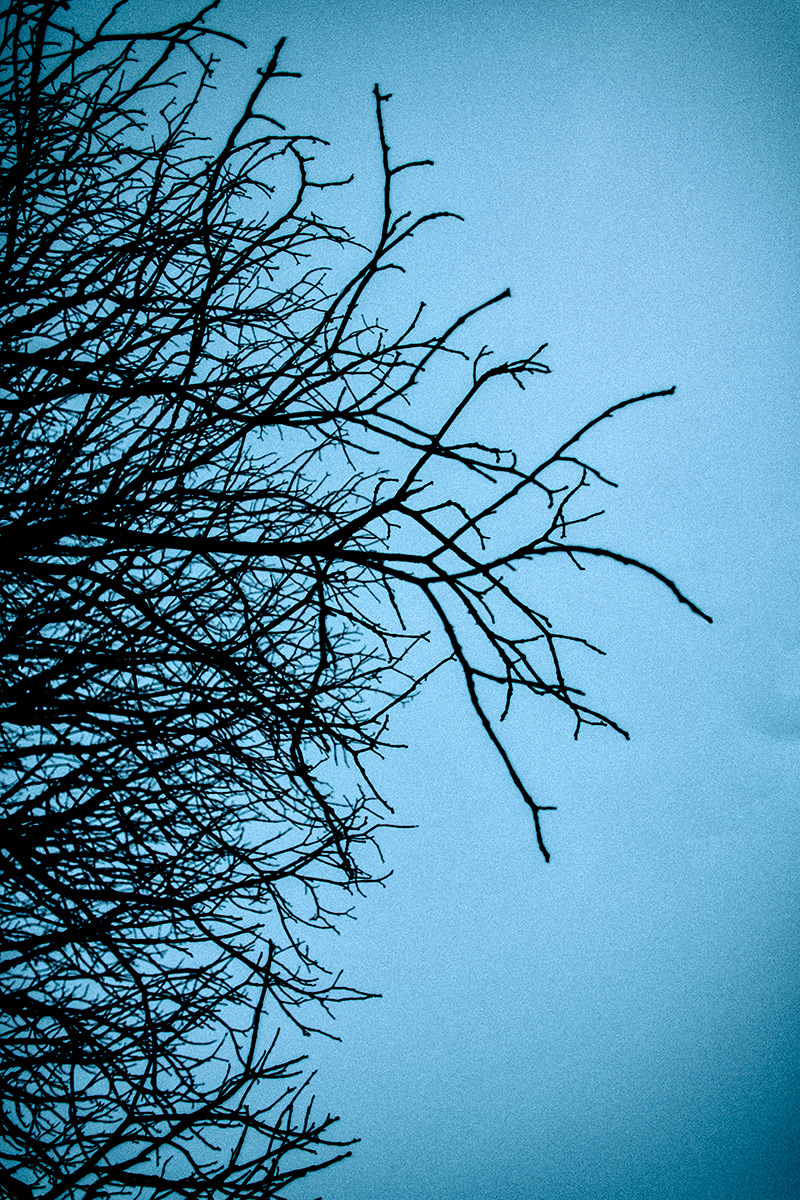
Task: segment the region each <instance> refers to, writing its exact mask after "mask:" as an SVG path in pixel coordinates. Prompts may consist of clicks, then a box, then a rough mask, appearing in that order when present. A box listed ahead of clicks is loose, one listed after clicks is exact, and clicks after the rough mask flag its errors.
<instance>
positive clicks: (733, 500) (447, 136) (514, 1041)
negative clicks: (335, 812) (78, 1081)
mask: <svg viewBox="0 0 800 1200" xmlns="http://www.w3.org/2000/svg"><path fill="white" fill-rule="evenodd" d="M188 7H190V6H189V5H188V4H184V5H183V6H181V5H180V4H179V3H176V4H175V5H174V8H175V10H176V11H180V12H183V11H185V10H186V9H187V8H188ZM162 11H163V8H162ZM220 24H221V25H223V26H224V27H227V28H229V29H231V30H232V31H234V32H236V33H238V34H240V35H241V36H243V37H245V38H246V39H247V41H248V43H249V47H250V49H249V51H248V52H247V53H242V52H237V51H235V50H232V51H231V53H230V55H229V56H226V66H225V68H224V70H223V69H222V68H220V72H219V75H218V81H219V84H220V87H219V91H218V98H219V110H218V113H219V118H220V120H223V119H224V118H225V116H226V115H227V114H228V112H231V113H232V112H233V107H234V105H235V100H236V98H237V97H238V96H240V95H241V94H242V93H243V91H244V89H245V87H246V86H247V85H248V84H249V81H250V80H251V79H252V71H253V69H254V67H255V66H256V65H257V64H259V63H263V62H264V61H265V60H266V59H267V58H268V56H269V53H270V51H271V48H272V46H273V44H274V43H275V41H276V40H277V38H278V37H279V36H284V35H285V36H286V38H287V45H286V49H285V51H284V60H283V61H284V66H285V67H286V68H287V69H297V70H300V71H302V73H303V79H302V80H300V81H286V82H284V83H281V84H280V85H278V87H277V88H276V90H275V91H274V92H273V93H272V94H273V96H274V97H275V102H274V103H273V106H272V110H271V111H273V113H274V114H275V115H277V116H279V117H280V118H281V119H283V120H285V121H286V122H287V123H288V124H289V125H290V126H291V127H292V128H293V129H297V128H300V127H306V128H307V129H308V131H310V132H314V133H318V134H319V135H321V136H323V137H326V138H328V139H329V140H330V141H331V143H332V147H333V148H332V150H331V151H329V152H328V154H327V156H326V157H325V158H323V159H321V163H323V164H324V169H329V173H330V174H332V175H335V174H348V173H349V172H350V171H354V172H355V174H356V181H355V184H354V185H353V188H352V189H350V193H349V195H348V196H346V197H338V196H337V197H331V199H330V204H331V206H332V207H331V208H329V209H326V210H325V211H329V212H331V213H333V215H335V214H336V213H337V212H341V214H342V215H343V218H346V219H347V220H348V222H349V223H350V225H351V226H352V227H353V229H354V232H356V233H360V234H362V235H364V236H367V235H368V233H369V231H370V230H371V229H372V230H374V229H376V228H377V225H378V221H379V218H380V211H379V205H380V197H379V195H378V194H377V192H376V190H375V187H376V184H377V181H378V167H379V159H378V151H377V144H376V139H375V132H374V115H373V105H372V97H371V95H370V92H371V88H372V85H373V83H374V82H375V81H376V80H377V81H379V82H380V84H381V87H382V88H383V89H384V90H386V91H390V92H392V93H393V99H392V101H391V104H390V106H389V108H388V112H387V120H388V124H389V140H390V142H391V144H392V146H393V149H394V151H395V154H396V155H397V156H398V157H404V158H421V157H431V158H433V159H435V162H436V166H435V168H434V169H433V170H428V171H427V172H424V173H418V174H416V175H415V176H413V177H411V176H410V175H406V176H403V177H401V178H402V179H403V187H404V192H403V193H402V194H403V195H405V196H407V197H408V200H409V203H410V204H411V203H413V204H414V205H415V206H417V207H418V208H420V209H422V208H425V207H436V208H449V209H453V210H455V211H457V212H459V213H461V214H462V215H463V216H464V218H465V224H463V225H462V224H456V223H455V222H452V223H450V224H448V225H446V226H445V225H441V226H437V227H435V228H433V229H429V230H428V231H427V233H426V236H425V237H424V238H423V237H420V238H419V239H418V240H417V241H416V242H415V244H414V247H413V251H412V253H411V254H410V255H409V256H408V257H407V258H406V259H405V261H406V263H407V265H408V267H409V277H408V278H407V280H406V281H405V282H404V283H403V285H402V286H401V287H400V290H399V291H398V292H397V296H398V297H399V298H400V299H398V300H397V304H398V305H399V304H400V303H401V300H402V299H403V298H404V297H413V298H417V297H425V298H426V299H428V301H429V302H430V308H431V313H432V314H433V317H434V318H435V319H441V320H446V319H447V318H448V317H450V316H453V315H456V314H457V313H458V312H460V311H462V310H463V309H465V308H468V307H470V306H472V305H473V304H474V303H477V302H479V301H480V300H482V299H484V298H486V297H488V296H489V295H492V294H494V293H495V292H497V291H500V290H502V288H504V287H505V286H509V287H510V288H511V291H512V299H511V301H509V302H506V304H504V305H503V306H502V310H501V309H500V308H498V309H496V310H494V311H493V312H492V314H491V315H489V316H487V317H486V318H484V319H483V320H482V321H481V323H480V324H479V325H478V326H477V327H476V329H475V332H474V334H473V335H470V336H471V337H472V338H473V342H472V343H470V344H473V345H474V348H478V347H479V346H480V344H482V342H484V341H488V342H490V343H491V344H493V345H494V347H495V348H496V350H497V351H498V353H500V354H502V355H503V356H505V357H512V356H517V355H519V354H521V353H523V352H524V351H525V350H526V349H531V348H535V347H536V346H537V345H539V344H540V343H541V342H543V341H547V342H548V343H549V348H548V350H547V352H546V353H545V355H544V358H545V361H547V362H548V363H549V364H550V366H551V367H552V369H553V374H552V375H551V376H549V377H546V378H542V377H540V378H537V380H536V381H535V382H534V386H533V389H532V392H531V393H530V394H529V395H530V399H529V400H528V401H527V403H528V408H527V410H526V415H525V417H524V419H523V418H521V416H520V412H521V410H520V409H519V407H518V406H517V407H512V406H511V404H510V403H509V404H508V405H507V406H504V405H503V404H499V405H498V406H496V407H495V410H494V411H493V412H491V413H490V414H489V418H488V419H489V428H491V429H492V433H493V438H494V440H495V444H498V445H502V444H504V443H506V444H513V443H516V444H520V441H521V444H523V445H524V446H525V447H526V448H530V449H531V450H533V448H536V447H538V446H540V445H541V447H542V449H543V451H544V452H545V453H546V451H547V449H548V448H552V447H553V446H554V445H556V444H558V440H563V437H562V436H561V435H564V436H566V435H567V434H568V433H570V432H571V431H572V430H573V429H574V428H577V427H578V425H579V424H581V423H582V422H583V421H584V420H586V419H587V418H588V417H590V416H591V415H593V414H594V413H596V412H599V411H601V410H602V409H603V408H604V407H606V406H607V405H608V404H610V403H613V402H615V401H617V400H621V399H624V398H625V397H627V396H630V395H636V394H637V393H639V392H643V391H647V390H651V389H656V388H663V387H669V386H671V385H673V384H675V385H676V386H677V389H678V390H677V393H676V396H675V397H674V398H672V399H670V400H666V401H662V402H658V403H657V404H653V405H650V406H647V407H645V406H640V407H638V408H634V409H632V410H629V411H628V412H627V413H626V414H622V415H620V417H619V418H618V419H615V420H614V421H613V422H609V423H607V424H606V426H604V427H603V428H602V429H599V430H597V431H596V432H595V433H593V434H592V436H591V441H590V442H589V441H587V447H586V452H587V453H588V455H589V461H590V462H592V463H593V464H594V465H596V466H597V467H599V468H600V469H601V470H603V471H604V473H607V474H610V475H611V477H612V478H613V479H615V480H617V481H618V483H619V484H620V487H619V490H618V491H617V492H614V493H611V494H610V495H609V496H608V498H607V499H608V515H607V516H606V517H605V518H603V524H602V526H598V527H597V529H596V531H595V537H597V538H600V539H602V541H603V542H604V543H605V544H610V545H614V546H615V547H616V548H618V549H621V550H623V551H625V552H628V553H631V554H634V555H638V556H641V557H642V558H644V559H645V560H646V561H648V562H651V563H653V564H654V565H656V566H658V567H659V568H661V569H662V570H664V571H666V572H667V573H668V574H670V575H671V576H672V577H673V578H674V579H676V581H677V582H678V583H679V584H680V585H681V586H682V587H683V588H684V590H686V591H687V592H688V593H689V594H690V595H691V596H692V598H693V599H694V600H696V601H697V602H698V603H699V604H700V605H701V606H702V607H703V608H705V609H706V610H707V611H709V612H710V613H711V614H712V615H713V617H714V621H715V624H714V625H713V627H709V626H707V625H706V624H705V623H704V622H702V621H700V620H698V619H697V618H695V617H693V616H692V615H691V614H690V613H689V612H688V610H687V609H685V608H682V607H680V606H679V605H678V604H677V603H676V602H675V601H674V600H673V598H672V597H671V596H670V595H669V594H668V593H667V592H666V591H665V590H662V589H659V587H658V586H657V585H656V584H655V583H654V582H653V581H652V580H648V579H646V578H644V577H640V576H637V575H636V574H635V573H633V572H631V571H630V570H626V569H623V568H616V569H615V568H613V567H612V566H611V565H608V566H606V565H603V564H599V565H598V566H597V567H596V568H593V569H592V570H591V571H587V572H585V574H583V575H580V576H578V575H577V573H576V572H574V571H572V572H567V571H562V572H561V573H557V572H556V573H554V572H552V571H551V572H550V574H549V575H547V576H546V577H544V576H543V577H542V580H541V581H540V582H537V584H536V586H537V589H539V590H537V593H536V594H537V597H539V596H542V597H544V599H543V601H542V603H545V604H547V605H549V606H550V609H549V610H548V611H551V612H555V614H557V615H559V616H560V619H561V626H562V628H564V627H567V628H568V629H569V630H570V631H571V632H574V633H581V634H585V635H587V636H589V637H590V638H592V640H594V641H595V642H597V643H598V644H599V645H601V646H603V647H604V648H605V649H606V650H607V651H608V656H607V657H606V658H604V659H596V660H592V659H590V657H589V656H587V657H586V659H581V661H580V665H579V668H578V675H579V677H580V679H581V681H582V683H583V684H585V686H586V687H587V690H588V691H589V695H590V697H591V698H592V700H593V701H594V702H595V703H596V705H597V706H598V707H600V708H601V709H605V710H606V711H610V712H611V713H612V714H613V715H614V716H615V717H616V718H618V719H619V720H620V722H621V723H622V724H623V725H624V726H625V727H626V728H628V729H630V731H631V734H632V739H631V742H630V743H625V742H624V741H623V740H622V739H620V738H618V737H617V736H616V735H614V734H613V733H612V732H610V731H608V730H587V731H586V732H585V735H582V737H581V740H580V741H579V742H578V743H577V744H576V743H574V742H573V741H572V739H571V736H570V732H571V731H570V727H569V724H568V723H567V722H566V721H564V720H562V719H561V718H560V717H559V715H558V714H557V713H552V712H551V711H550V710H549V709H547V708H546V707H544V708H543V709H542V711H538V710H527V711H526V712H525V713H524V714H523V716H521V717H520V718H519V719H517V720H515V721H514V722H513V723H512V724H511V726H510V729H509V743H510V746H511V748H512V751H513V754H514V757H515V759H516V761H517V763H518V764H519V765H520V766H521V767H522V768H523V769H524V772H525V776H526V779H528V780H529V781H530V782H531V783H532V784H533V786H534V787H535V790H536V794H537V797H538V798H539V800H540V802H542V803H551V804H557V805H558V812H557V813H555V814H550V815H549V816H548V817H547V825H546V836H547V841H548V844H549V847H550V849H551V851H552V853H553V859H552V862H551V863H550V864H549V865H546V864H545V863H544V862H543V860H542V859H541V857H540V856H539V854H538V852H537V850H536V846H535V841H534V834H533V829H532V827H531V822H530V820H529V814H528V812H527V810H526V809H525V808H524V806H523V804H522V802H521V801H520V799H519V797H518V796H517V795H516V794H515V793H514V792H513V790H512V788H511V786H510V784H509V783H508V782H507V781H506V778H505V777H504V773H503V770H502V767H501V765H500V764H499V763H498V761H497V760H496V758H495V757H494V756H493V753H492V751H491V748H490V747H489V746H488V745H487V743H486V742H485V741H484V739H483V737H482V736H481V733H480V730H479V728H478V726H477V721H476V719H475V718H474V716H473V715H472V713H471V711H470V710H469V707H468V704H467V702H466V700H465V697H464V695H463V693H462V692H461V690H460V688H459V685H458V681H457V679H456V678H455V676H452V677H447V676H445V675H444V674H442V675H440V676H439V677H437V678H436V679H435V681H433V682H432V684H431V686H430V687H429V689H428V691H427V693H426V694H425V696H423V697H421V698H420V699H419V700H418V701H417V702H416V703H415V704H414V705H413V706H411V707H410V708H408V709H406V710H404V712H403V714H402V715H401V717H400V718H399V719H398V722H397V727H396V733H397V734H398V740H400V739H402V740H404V741H407V742H408V743H409V745H410V747H411V748H410V749H409V750H408V751H406V752H404V753H402V754H398V756H397V757H396V758H395V759H394V760H391V761H387V763H386V764H385V765H384V766H383V768H382V769H381V772H380V777H381V781H382V783H383V786H384V789H385V792H386V794H387V796H388V798H389V799H390V800H391V801H392V803H393V804H394V805H395V807H396V809H397V816H398V820H401V821H404V822H408V823H414V824H416V825H417V828H416V829H415V830H414V831H412V832H395V833H390V834H387V836H386V838H385V841H384V850H385V853H386V858H387V864H388V866H390V867H391V868H392V869H393V870H394V877H393V878H392V880H391V881H390V883H389V885H388V887H387V888H386V890H385V891H384V892H380V893H378V892H377V891H375V892H373V893H372V894H371V895H370V897H369V898H368V899H366V900H365V901H363V902H362V903H361V905H360V906H359V908H358V920H357V921H356V922H355V923H353V924H350V925H348V926H347V927H346V928H345V930H344V933H343V936H342V937H341V938H340V939H338V941H337V942H336V943H335V944H334V945H331V946H330V947H328V948H323V952H324V953H325V954H327V957H328V960H329V961H331V962H332V963H335V964H336V965H337V966H342V967H344V968H345V970H346V974H347V975H348V976H349V980H350V982H351V983H353V984H355V985H359V986H363V987H364V988H365V989H368V990H376V991H380V992H382V993H383V999H381V1000H378V1001H373V1002H370V1003H368V1004H361V1005H350V1006H347V1008H346V1011H342V1012H341V1013H340V1015H339V1017H338V1020H337V1032H338V1033H339V1034H340V1036H341V1037H342V1041H341V1043H339V1044H331V1043H324V1042H320V1043H318V1044H316V1045H314V1046H312V1047H309V1046H308V1045H307V1044H305V1045H304V1046H303V1049H304V1050H306V1051H309V1052H310V1054H311V1056H312V1062H313V1064H314V1065H315V1066H317V1067H318V1068H319V1072H318V1076H317V1080H316V1081H315V1086H316V1090H317V1093H318V1096H319V1098H320V1103H321V1105H322V1107H323V1109H328V1108H330V1109H331V1110H332V1111H334V1112H338V1113H339V1114H340V1115H341V1117H342V1121H341V1130H342V1133H343V1134H345V1135H358V1136H360V1137H361V1138H362V1143H361V1145H360V1147H359V1148H358V1149H357V1151H356V1154H355V1155H354V1157H353V1158H352V1159H351V1160H350V1161H348V1162H347V1163H345V1164H343V1165H342V1166H340V1167H337V1168H335V1169H334V1170H333V1171H332V1172H330V1173H328V1172H326V1173H325V1175H324V1176H322V1177H318V1178H317V1179H316V1180H315V1181H314V1182H313V1184H308V1185H306V1184H303V1185H300V1186H298V1188H297V1190H296V1195H297V1197H298V1200H304V1198H305V1197H311V1196H315V1195H318V1194H319V1193H320V1191H321V1192H322V1193H323V1194H324V1196H325V1197H326V1200H377V1198H378V1197H380V1198H381V1200H432V1198H437V1200H610V1198H612V1197H613V1198H614V1200H650V1198H653V1197H662V1196H664V1197H666V1196H669V1197H677V1198H680V1200H701V1198H702V1200H790V1198H791V1200H794V1197H796V1196H797V1195H798V1180H799V1179H800V1162H798V1153H797V1146H798V1120H797V1117H798V1106H797V1092H798V1071H797V1067H798V1045H799V1044H800V1039H799V1038H798V1028H797V1013H798V1008H797V1000H798V976H799V974H800V973H798V969H797V968H798V936H797V864H798V854H797V845H798V842H797V834H798V831H799V829H800V805H799V804H798V795H797V766H798V747H799V746H800V630H799V629H798V619H797V599H796V598H797V581H798V536H797V533H798V530H797V524H798V519H797V511H798V510H797V504H796V499H795V496H796V490H797V486H798V482H799V480H798V475H799V472H798V456H797V424H798V422H797V416H796V412H797V381H798V352H799V351H800V339H799V338H798V328H797V326H798V321H797V317H798V295H797V292H798V280H799V279H800V274H799V273H798V262H797V257H798V248H797V247H798V239H797V228H798V207H799V204H798V199H799V197H798V189H797V179H798V157H799V155H798V150H799V146H798V142H799V140H800V133H799V131H800V120H798V112H797V97H798V94H800V93H799V92H798V74H799V73H800V71H799V65H800V56H799V55H798V32H800V10H798V7H797V5H796V4H790V3H779V2H774V0H761V2H759V3H756V2H754V0H747V2H744V3H724V2H722V0H710V2H708V3H699V2H695V3H685V2H681V0H678V2H677V3H676V2H671V3H670V4H657V3H652V2H651V3H643V4H636V3H633V2H632V0H622V2H618V3H588V2H585V0H581V2H579V3H570V2H569V0H561V2H560V3H544V2H543V3H538V2H530V0H527V2H522V0H517V2H515V0H507V2H505V3H499V2H497V0H494V2H491V3H489V2H487V0H483V2H481V0H473V2H472V3H467V2H465V0H425V2H424V3H423V2H416V0H414V2H408V0H394V3H390V2H389V0H374V2H372V3H355V2H353V0H307V2H305V0H284V2H283V3H281V4H271V3H259V2H258V0H228V2H227V3H226V4H224V5H223V8H222V15H221V17H220ZM337 205H338V206H339V208H337V207H336V206H337ZM403 289H406V290H405V291H404V290H403ZM392 296H393V294H392V293H390V292H388V291H387V293H386V303H387V305H388V306H389V309H390V311H391V308H392V304H393V303H395V301H394V300H393V298H392ZM604 499H606V497H604Z"/></svg>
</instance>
